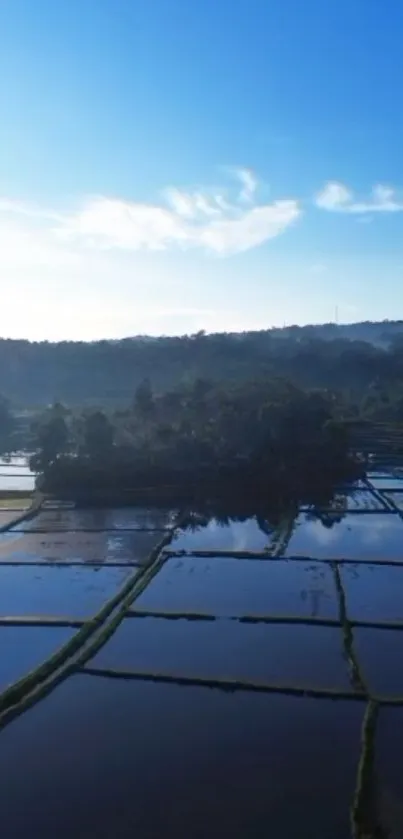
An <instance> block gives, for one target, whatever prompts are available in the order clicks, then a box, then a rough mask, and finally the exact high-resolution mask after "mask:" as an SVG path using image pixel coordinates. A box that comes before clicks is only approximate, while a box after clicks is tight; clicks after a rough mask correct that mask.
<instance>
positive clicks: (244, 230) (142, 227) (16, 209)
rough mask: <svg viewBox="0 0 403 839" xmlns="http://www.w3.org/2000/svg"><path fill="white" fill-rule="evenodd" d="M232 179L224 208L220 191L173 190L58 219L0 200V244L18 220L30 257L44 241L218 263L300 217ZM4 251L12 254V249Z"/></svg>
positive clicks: (252, 182)
mask: <svg viewBox="0 0 403 839" xmlns="http://www.w3.org/2000/svg"><path fill="white" fill-rule="evenodd" d="M235 175H236V177H237V179H238V180H240V181H241V184H242V190H241V192H240V193H239V194H238V195H235V197H234V200H233V201H232V202H230V201H229V200H228V198H227V194H226V192H225V191H223V190H217V189H214V190H202V189H197V190H195V191H191V192H186V191H183V190H180V189H177V188H170V189H168V190H166V191H165V192H164V193H163V199H164V200H163V201H162V202H161V203H158V204H157V203H156V204H151V203H144V202H137V201H127V200H124V199H122V198H110V197H108V196H103V195H101V196H94V197H92V198H86V199H84V200H83V201H82V203H81V205H80V206H79V207H78V208H77V209H76V210H75V211H74V212H67V211H66V212H65V213H61V212H55V211H53V210H52V209H50V210H49V209H47V208H41V207H37V206H36V205H35V206H31V205H29V204H26V203H22V202H15V201H10V200H9V199H7V198H5V199H0V237H1V232H2V230H3V232H4V230H5V229H6V228H7V227H8V226H9V224H10V221H12V222H13V223H14V222H15V219H16V218H17V219H18V218H20V220H21V222H23V223H24V229H23V230H22V231H21V230H20V235H21V238H22V239H26V238H27V237H28V238H29V239H30V241H31V246H32V249H33V250H34V251H35V247H36V244H35V243H36V242H39V243H42V242H43V239H44V237H45V239H48V243H49V244H51V246H52V248H54V247H59V246H62V247H64V248H66V249H68V248H74V247H78V248H80V249H82V248H91V249H96V250H99V251H103V250H106V249H108V250H113V249H119V250H126V251H139V250H150V251H158V250H166V249H168V248H182V249H188V248H201V249H204V250H206V251H208V252H210V253H215V254H219V255H222V256H225V255H227V254H234V253H241V252H242V251H246V250H249V249H250V248H253V247H256V246H257V245H260V244H262V243H263V242H265V241H268V240H269V239H273V238H274V237H276V236H279V235H280V233H282V232H284V231H285V230H286V229H287V228H288V227H289V226H290V225H291V224H292V223H293V222H294V221H295V220H296V219H297V218H298V217H299V216H300V214H301V210H300V207H299V204H298V202H297V201H296V200H295V199H286V200H277V201H273V202H272V203H270V204H257V203H255V201H254V193H255V189H256V184H257V181H256V178H255V176H254V175H253V173H252V172H251V171H250V170H247V169H239V170H235ZM15 235H16V234H15V232H14V233H13V236H14V239H15ZM7 236H8V233H7V234H6V237H5V238H6V239H7ZM12 238H13V237H12ZM10 246H11V250H13V248H14V250H18V248H16V247H14V245H13V244H12V242H11V245H10ZM10 246H9V247H8V251H10ZM41 247H42V245H41ZM17 258H18V256H17Z"/></svg>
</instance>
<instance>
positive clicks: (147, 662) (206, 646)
mask: <svg viewBox="0 0 403 839" xmlns="http://www.w3.org/2000/svg"><path fill="white" fill-rule="evenodd" d="M91 665H93V666H94V667H116V668H121V669H123V670H124V669H139V670H146V671H149V672H158V671H162V672H166V673H174V674H183V675H187V676H197V675H199V676H205V677H209V676H211V677H221V678H228V679H231V678H232V679H236V678H239V679H242V678H245V679H259V680H262V681H267V682H275V683H281V684H285V685H304V686H308V685H310V686H314V685H316V686H317V687H326V688H341V689H346V690H347V689H348V688H349V687H350V683H349V678H348V668H347V665H346V662H345V660H344V656H343V649H342V633H341V631H340V629H338V628H333V627H323V626H321V627H317V626H296V625H291V624H271V625H267V624H244V623H237V622H236V621H227V620H225V619H221V620H217V621H211V622H210V621H201V622H197V621H187V620H174V621H170V620H168V621H167V620H163V619H161V618H126V619H125V620H124V621H123V622H122V623H121V625H120V626H119V627H118V629H117V630H116V632H115V634H114V635H113V637H112V638H111V639H110V640H109V641H108V642H107V643H106V644H105V646H104V647H103V648H102V649H101V650H100V651H99V652H98V653H97V654H96V655H95V657H94V658H93V659H92V660H91Z"/></svg>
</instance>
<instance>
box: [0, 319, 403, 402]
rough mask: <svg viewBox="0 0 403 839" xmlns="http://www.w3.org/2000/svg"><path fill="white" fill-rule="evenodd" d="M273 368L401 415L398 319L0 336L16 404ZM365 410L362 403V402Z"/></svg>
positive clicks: (94, 396)
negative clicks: (126, 335) (59, 337)
mask: <svg viewBox="0 0 403 839" xmlns="http://www.w3.org/2000/svg"><path fill="white" fill-rule="evenodd" d="M262 376H266V377H272V376H282V377H284V378H287V379H289V380H290V381H292V382H294V384H296V385H298V386H299V387H304V388H332V389H333V390H338V391H343V392H344V393H345V394H346V396H347V398H348V399H350V401H351V400H352V399H353V401H355V402H357V403H360V402H361V400H364V402H365V399H366V391H367V390H368V388H371V393H372V395H371V399H373V396H374V391H375V397H376V399H377V400H378V399H379V397H380V396H382V397H383V398H386V399H387V400H388V399H389V400H390V399H391V398H392V397H393V400H394V399H395V398H396V399H399V400H400V404H399V407H398V412H399V414H400V418H403V389H402V381H403V323H402V322H401V321H396V322H387V323H379V324H373V323H363V324H354V325H351V326H336V325H335V324H327V325H324V326H315V327H297V326H295V327H288V328H286V329H283V330H280V329H273V330H266V331H262V332H245V333H241V334H235V333H234V334H217V335H205V334H204V333H198V334H197V335H192V336H183V337H180V338H168V337H161V338H147V337H140V338H134V339H126V340H122V341H115V342H113V341H100V342H96V343H87V344H86V343H79V342H78V343H75V342H62V343H59V344H50V343H47V342H44V343H29V342H28V341H4V340H0V392H1V393H3V394H4V395H5V396H6V397H7V398H9V399H10V400H11V401H12V403H13V404H14V405H16V406H19V407H21V408H23V407H26V406H29V407H40V406H42V407H43V406H44V405H48V404H51V403H52V402H53V400H54V399H58V400H60V401H62V402H66V403H68V404H69V405H75V406H82V405H83V404H87V405H94V404H98V405H99V404H101V405H108V406H111V405H112V406H113V405H114V406H117V405H124V404H125V403H127V402H128V400H129V399H130V398H131V395H132V393H133V391H134V390H135V388H136V387H138V385H139V384H140V383H141V382H142V381H143V380H144V379H149V380H150V382H151V384H152V387H153V390H154V391H156V392H158V393H161V392H164V391H168V390H172V389H174V388H177V387H179V386H182V385H184V384H186V383H189V382H193V381H194V380H195V379H198V378H202V379H208V380H211V381H215V382H229V381H231V382H247V381H250V380H251V379H253V378H256V377H262ZM363 408H364V409H366V406H365V405H363Z"/></svg>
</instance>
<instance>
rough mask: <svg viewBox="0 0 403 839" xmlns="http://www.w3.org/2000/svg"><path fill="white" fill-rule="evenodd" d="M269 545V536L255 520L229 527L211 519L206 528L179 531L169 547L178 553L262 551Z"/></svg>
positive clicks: (232, 522) (235, 522)
mask: <svg viewBox="0 0 403 839" xmlns="http://www.w3.org/2000/svg"><path fill="white" fill-rule="evenodd" d="M273 532H274V531H273ZM270 544H271V538H270V535H267V533H264V532H263V530H261V529H260V527H259V525H258V523H257V521H256V520H255V519H247V520H246V521H243V522H238V521H231V522H230V524H229V525H221V524H219V522H218V521H217V520H216V519H212V520H211V521H210V522H209V523H208V525H207V527H199V528H197V529H196V530H192V529H191V528H189V529H188V530H185V531H179V532H178V534H177V536H175V537H174V539H173V540H172V542H171V546H170V547H171V549H172V550H178V551H179V550H187V551H198V550H222V551H243V550H248V551H264V550H266V549H269V547H270Z"/></svg>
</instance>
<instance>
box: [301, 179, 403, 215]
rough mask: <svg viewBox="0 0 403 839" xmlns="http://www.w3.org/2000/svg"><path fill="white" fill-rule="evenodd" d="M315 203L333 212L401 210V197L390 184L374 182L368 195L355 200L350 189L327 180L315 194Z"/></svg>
mask: <svg viewBox="0 0 403 839" xmlns="http://www.w3.org/2000/svg"><path fill="white" fill-rule="evenodd" d="M315 204H316V206H317V207H320V209H322V210H328V211H330V212H333V213H352V214H358V215H360V214H362V215H363V214H365V213H398V212H402V211H403V199H399V198H398V197H397V194H396V190H395V189H393V188H392V187H390V186H385V185H383V184H376V186H374V187H373V188H372V191H371V194H370V197H369V198H368V199H367V200H364V201H361V200H360V201H357V200H356V199H355V195H354V193H353V192H352V190H351V189H349V188H348V187H347V186H345V184H343V183H340V182H338V181H329V182H328V183H327V184H325V186H324V187H323V189H322V190H321V191H320V192H318V194H317V195H316V196H315Z"/></svg>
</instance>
